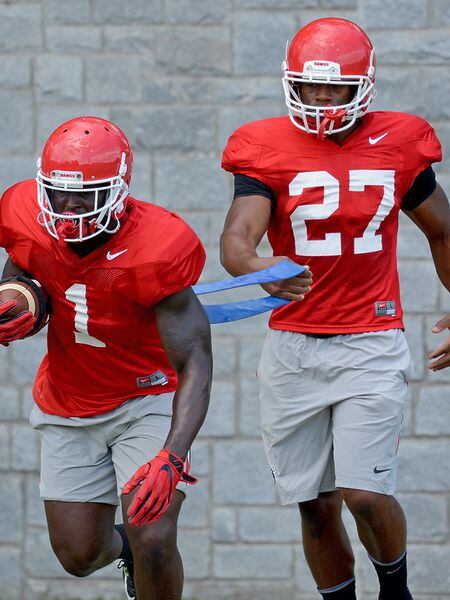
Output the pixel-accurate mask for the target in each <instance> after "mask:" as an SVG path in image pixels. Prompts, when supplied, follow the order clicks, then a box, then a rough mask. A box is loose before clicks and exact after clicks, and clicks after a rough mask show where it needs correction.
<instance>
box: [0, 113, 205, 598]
mask: <svg viewBox="0 0 450 600" xmlns="http://www.w3.org/2000/svg"><path fill="white" fill-rule="evenodd" d="M132 161H133V159H132V152H131V148H130V145H129V143H128V140H127V138H126V136H125V135H124V133H123V132H122V131H121V130H120V129H119V128H118V127H116V126H115V125H114V124H113V123H110V122H109V121H106V120H104V119H100V118H95V117H79V118H76V119H73V120H71V121H68V122H66V123H64V124H63V125H61V126H60V127H58V128H57V129H56V130H55V131H54V132H53V133H52V134H51V136H50V137H49V139H48V140H47V142H46V144H45V146H44V149H43V153H42V158H41V159H40V161H39V168H38V173H37V179H36V181H35V180H27V181H23V182H20V183H18V184H16V185H14V186H13V187H11V188H9V189H8V190H7V191H6V192H5V193H4V194H3V196H2V198H1V200H0V244H1V245H2V246H3V247H5V248H6V250H7V252H8V255H9V259H8V261H7V263H6V266H5V269H4V272H3V275H4V277H6V276H14V275H17V274H21V275H25V276H30V275H31V276H33V277H34V278H36V279H37V280H38V281H39V282H40V283H41V284H42V285H43V287H44V288H45V290H46V291H47V294H48V295H49V297H50V301H51V309H52V315H51V318H50V322H49V329H48V338H47V341H48V353H47V355H46V356H45V358H44V359H43V361H42V363H41V365H40V367H39V371H38V374H37V376H36V381H35V385H34V390H33V394H34V399H35V406H34V408H33V410H32V414H31V423H32V425H33V426H34V427H35V428H36V429H38V430H39V431H40V433H41V434H42V464H41V483H40V492H41V497H42V498H43V499H44V501H45V511H46V516H47V522H48V527H49V533H50V540H51V543H52V546H53V549H54V551H55V553H56V555H57V557H58V559H59V561H60V562H61V564H62V566H63V567H64V568H65V569H66V571H68V572H69V573H71V574H73V575H76V576H80V577H83V576H86V575H89V574H90V573H92V572H94V571H96V570H97V569H100V568H101V567H103V566H105V565H107V564H109V563H111V562H112V561H114V560H116V559H117V558H121V559H122V563H121V565H122V566H123V567H124V571H123V572H124V579H125V586H126V592H127V597H128V598H136V597H138V598H139V600H146V599H148V600H149V599H150V598H151V599H152V600H155V599H160V600H163V599H164V600H169V599H170V600H178V599H180V598H181V591H182V585H183V569H182V563H181V558H180V555H179V553H178V550H177V544H176V526H177V518H178V514H179V511H180V508H181V504H182V501H183V498H184V495H185V490H186V483H195V482H196V480H195V478H194V477H192V476H191V475H189V472H188V471H189V469H188V463H187V462H185V461H186V457H187V454H188V451H189V448H190V446H191V444H192V442H193V440H194V438H195V436H196V435H197V432H198V430H199V429H200V426H201V424H202V422H203V420H204V417H205V414H206V411H207V407H208V401H209V391H210V382H211V370H212V369H211V363H212V360H211V346H210V328H209V322H208V319H207V317H206V315H205V312H204V310H203V308H202V307H201V304H200V303H199V301H198V299H197V297H196V295H195V294H194V292H193V291H192V289H191V285H193V284H194V283H195V282H196V281H197V279H198V277H199V276H200V273H201V271H202V268H203V265H204V262H205V252H204V249H203V247H202V245H201V243H200V240H199V239H198V238H197V236H196V235H195V233H194V232H193V231H192V230H191V229H190V228H189V227H188V226H187V225H186V224H185V223H184V222H183V221H182V220H181V219H180V218H179V217H178V216H177V215H176V214H174V213H171V212H168V211H167V210H164V209H163V208H161V207H159V206H156V205H154V204H150V203H147V202H141V201H139V200H136V199H134V198H132V197H130V196H129V195H128V189H129V188H128V186H129V183H130V177H131V170H132ZM17 319H21V321H20V323H19V326H18V325H17V320H16V319H14V320H12V321H11V322H10V323H11V332H10V333H9V334H8V332H7V331H4V330H2V333H1V335H2V336H3V337H0V342H1V341H4V342H10V341H13V340H14V339H17V338H18V337H23V336H24V335H26V334H27V333H29V331H30V330H31V329H32V327H33V325H34V322H33V318H32V316H31V313H30V314H27V313H25V314H24V315H21V316H20V317H17ZM24 319H25V321H26V320H27V319H28V322H24ZM17 332H19V334H18V333H17ZM172 407H173V408H172ZM152 457H153V458H152ZM121 494H123V495H122V510H123V517H124V522H125V525H118V526H116V527H114V518H115V512H116V506H117V505H118V504H119V502H118V496H119V495H121ZM133 559H134V564H133Z"/></svg>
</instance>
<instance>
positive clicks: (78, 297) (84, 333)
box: [66, 283, 106, 348]
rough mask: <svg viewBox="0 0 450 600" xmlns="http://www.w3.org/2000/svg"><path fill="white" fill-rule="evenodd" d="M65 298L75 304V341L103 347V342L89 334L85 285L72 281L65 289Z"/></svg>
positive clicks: (104, 345)
mask: <svg viewBox="0 0 450 600" xmlns="http://www.w3.org/2000/svg"><path fill="white" fill-rule="evenodd" d="M66 298H67V300H68V301H69V302H73V304H75V342H76V343H77V344H85V345H86V346H94V347H95V348H105V347H106V344H105V343H104V342H102V341H101V340H98V339H97V338H95V337H93V336H92V335H89V331H88V320H89V314H88V307H87V301H86V286H85V285H83V284H82V283H74V284H73V285H72V286H71V287H70V288H69V289H68V290H66Z"/></svg>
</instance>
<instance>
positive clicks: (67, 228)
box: [36, 117, 133, 242]
mask: <svg viewBox="0 0 450 600" xmlns="http://www.w3.org/2000/svg"><path fill="white" fill-rule="evenodd" d="M37 166H38V172H37V177H36V181H37V186H38V202H39V206H40V208H41V213H40V215H39V222H40V223H41V224H42V225H43V226H45V228H46V229H47V231H48V233H49V234H50V235H51V236H53V237H54V238H56V239H63V240H64V241H66V242H83V241H85V240H87V239H90V238H93V237H95V236H97V235H99V234H100V233H102V232H103V231H106V232H108V233H115V232H116V231H117V230H118V229H119V227H120V218H121V217H122V215H123V213H124V212H125V204H126V198H127V195H128V186H129V183H130V179H131V170H132V166H133V154H132V151H131V147H130V144H129V142H128V139H127V137H126V136H125V134H124V133H123V131H121V130H120V129H119V128H118V127H117V126H116V125H114V124H113V123H110V122H109V121H106V120H105V119H100V118H99V117H77V118H75V119H72V120H70V121H67V122H66V123H63V124H62V125H60V126H59V127H58V128H57V129H55V131H54V132H53V133H52V134H51V135H50V137H49V138H48V140H47V141H46V142H45V145H44V149H43V151H42V157H41V158H39V159H38V164H37ZM53 190H57V191H61V190H65V191H68V192H87V191H91V192H95V201H94V206H93V209H92V210H91V211H89V212H86V213H82V214H75V213H63V214H61V213H58V212H56V211H55V209H54V206H53V205H52V202H51V197H52V191H53ZM103 190H106V197H105V200H104V202H103V201H101V202H99V192H100V191H103Z"/></svg>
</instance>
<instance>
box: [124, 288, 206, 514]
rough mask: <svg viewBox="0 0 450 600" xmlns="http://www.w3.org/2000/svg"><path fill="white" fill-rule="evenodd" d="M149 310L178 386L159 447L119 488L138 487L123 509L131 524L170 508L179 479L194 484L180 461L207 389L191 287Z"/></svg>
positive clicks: (199, 317) (202, 321) (201, 329)
mask: <svg viewBox="0 0 450 600" xmlns="http://www.w3.org/2000/svg"><path fill="white" fill-rule="evenodd" d="M153 310H154V312H155V316H156V324H157V328H158V332H159V335H160V339H161V342H162V345H163V347H164V349H165V351H166V353H167V357H168V359H169V361H170V362H171V364H172V366H173V368H174V369H175V371H176V373H177V375H178V388H177V391H176V392H175V396H174V399H173V414H172V421H171V427H170V430H169V433H168V435H167V438H166V440H165V442H164V445H163V449H162V450H161V451H160V452H159V453H158V455H157V456H156V457H155V458H153V459H152V460H150V461H149V462H148V463H146V464H145V465H142V466H141V467H140V468H139V469H138V470H137V471H136V473H135V474H134V475H133V477H132V478H131V479H130V480H129V481H128V482H127V484H126V485H125V486H124V488H123V490H122V491H123V494H129V493H130V492H132V491H134V490H135V489H136V488H137V486H138V485H140V486H141V487H140V488H139V489H138V491H137V493H136V495H135V496H134V498H133V501H132V502H131V504H130V505H129V508H128V510H127V515H128V520H129V523H130V525H145V524H147V523H148V524H153V523H155V522H156V521H158V520H159V519H160V518H161V517H162V516H163V514H164V513H165V512H166V510H167V509H168V508H169V505H170V503H171V501H172V498H173V495H174V492H175V489H176V486H177V484H178V482H179V481H180V479H182V480H183V481H184V482H185V483H191V484H192V483H196V479H195V478H193V477H192V476H191V475H189V473H185V472H183V462H184V460H185V459H186V456H187V453H188V451H189V448H190V447H191V445H192V442H193V441H194V439H195V436H196V435H197V433H198V431H199V429H200V427H201V426H202V423H203V421H204V419H205V416H206V412H207V410H208V404H209V395H210V390H211V378H212V353H211V332H210V326H209V321H208V319H207V316H206V313H205V311H204V310H203V308H202V306H201V304H200V302H199V301H198V299H197V296H196V295H195V294H194V292H193V291H192V289H191V288H187V289H184V290H182V291H180V292H177V293H175V294H173V295H171V296H168V297H167V298H164V300H162V301H161V302H159V303H158V304H156V305H154V307H153Z"/></svg>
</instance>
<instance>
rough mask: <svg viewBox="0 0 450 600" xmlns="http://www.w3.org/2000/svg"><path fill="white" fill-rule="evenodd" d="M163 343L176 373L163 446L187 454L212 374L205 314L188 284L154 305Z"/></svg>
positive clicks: (203, 412)
mask: <svg viewBox="0 0 450 600" xmlns="http://www.w3.org/2000/svg"><path fill="white" fill-rule="evenodd" d="M153 310H154V312H155V315H156V323H157V327H158V331H159V335H160V337H161V341H162V344H163V346H164V349H165V351H166V353H167V356H168V358H169V360H170V362H171V364H172V366H173V367H174V369H175V370H176V372H177V375H178V389H177V391H176V393H175V396H174V401H173V416H172V425H171V428H170V431H169V434H168V436H167V439H166V442H165V444H164V447H165V448H166V449H167V450H169V451H170V452H173V453H174V454H176V455H177V456H180V457H182V458H183V459H184V458H185V457H186V455H187V453H188V450H189V448H190V447H191V445H192V442H193V441H194V439H195V436H196V435H197V433H198V431H199V429H200V427H201V426H202V423H203V421H204V419H205V416H206V412H207V410H208V404H209V394H210V389H211V378H212V353H211V332H210V325H209V321H208V318H207V316H206V314H205V311H204V310H203V308H202V305H201V304H200V302H199V300H198V299H197V296H196V295H195V294H194V292H193V291H192V289H191V288H188V289H185V290H182V291H181V292H178V293H176V294H173V295H172V296H168V297H167V298H165V299H164V300H162V301H161V302H159V303H158V304H156V305H155V306H154V307H153Z"/></svg>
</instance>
